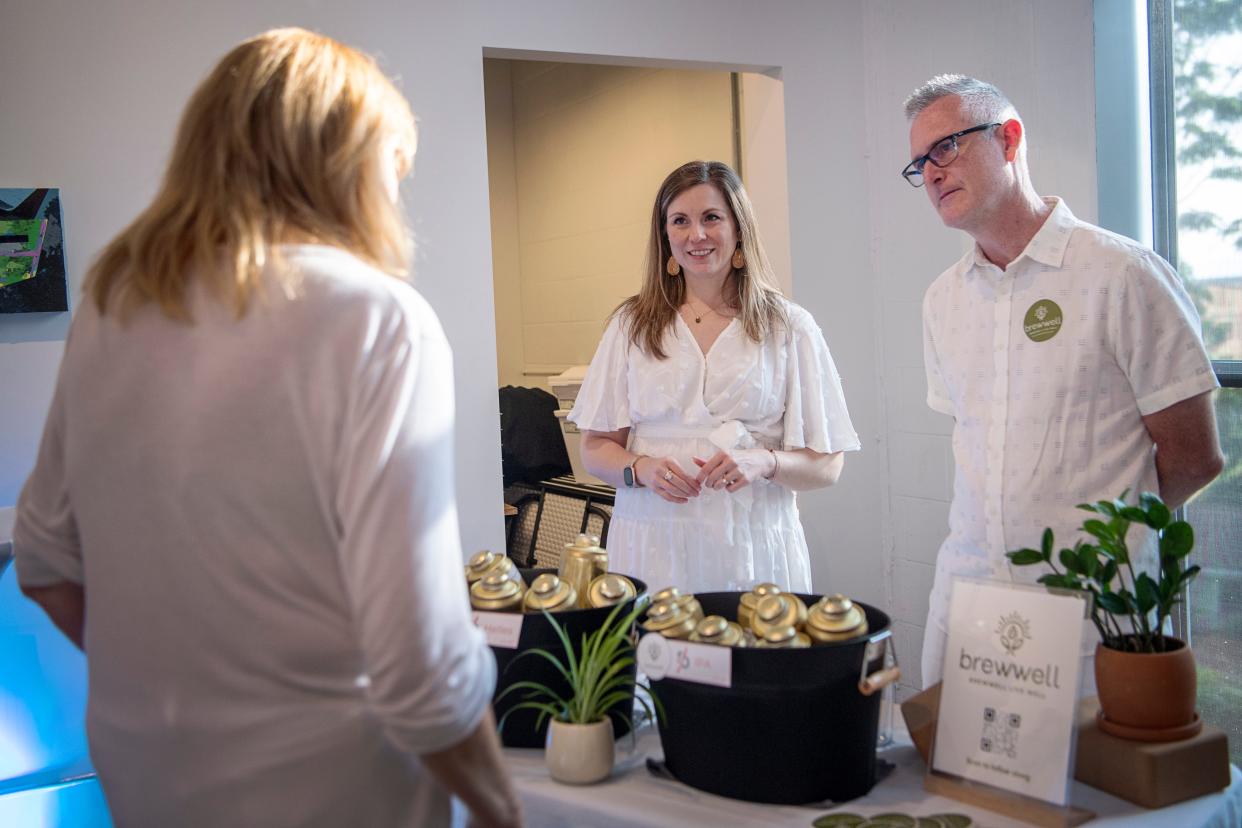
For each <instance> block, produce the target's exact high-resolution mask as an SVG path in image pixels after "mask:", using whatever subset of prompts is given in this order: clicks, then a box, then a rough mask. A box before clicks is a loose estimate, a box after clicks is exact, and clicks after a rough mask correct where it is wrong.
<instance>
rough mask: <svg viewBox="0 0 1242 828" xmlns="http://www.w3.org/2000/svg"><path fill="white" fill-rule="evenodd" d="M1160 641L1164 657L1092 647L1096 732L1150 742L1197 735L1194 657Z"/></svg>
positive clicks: (1176, 642)
mask: <svg viewBox="0 0 1242 828" xmlns="http://www.w3.org/2000/svg"><path fill="white" fill-rule="evenodd" d="M1165 639H1166V641H1168V642H1170V643H1171V644H1173V645H1174V648H1173V649H1172V650H1169V651H1167V652H1163V653H1133V652H1123V651H1121V650H1113V649H1110V648H1108V647H1105V646H1104V645H1103V644H1099V645H1097V646H1096V648H1095V684H1096V689H1097V691H1098V692H1099V695H1100V719H1099V725H1100V729H1101V730H1103V731H1104V732H1106V733H1111V734H1112V735H1114V736H1120V737H1121V738H1123V739H1137V740H1139V741H1150V742H1164V741H1171V740H1174V739H1183V738H1187V737H1189V736H1193V735H1194V734H1195V733H1198V732H1199V729H1200V728H1201V727H1202V723H1201V722H1200V721H1199V717H1198V715H1197V714H1196V713H1195V691H1196V683H1197V680H1196V676H1195V657H1194V652H1193V651H1192V650H1191V649H1190V648H1189V647H1187V646H1186V645H1185V644H1184V643H1183V642H1182V641H1180V640H1178V639H1176V638H1171V637H1169V636H1165Z"/></svg>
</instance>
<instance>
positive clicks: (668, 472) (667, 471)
mask: <svg viewBox="0 0 1242 828" xmlns="http://www.w3.org/2000/svg"><path fill="white" fill-rule="evenodd" d="M664 479H665V480H672V479H673V470H672V469H665V470H664Z"/></svg>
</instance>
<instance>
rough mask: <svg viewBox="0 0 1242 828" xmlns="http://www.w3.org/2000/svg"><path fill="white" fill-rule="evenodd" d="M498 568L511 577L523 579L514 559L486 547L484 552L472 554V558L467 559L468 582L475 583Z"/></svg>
mask: <svg viewBox="0 0 1242 828" xmlns="http://www.w3.org/2000/svg"><path fill="white" fill-rule="evenodd" d="M497 568H499V569H500V570H501V571H502V572H504V573H505V575H506V576H508V577H509V578H512V579H514V580H521V576H520V575H519V574H518V571H517V567H515V566H514V565H513V561H512V560H510V559H509V557H508V556H506V555H500V554H498V553H496V552H489V551H488V550H486V549H485V550H483V551H482V552H476V553H474V554H473V555H471V556H470V560H469V561H467V563H466V583H467V584H473V583H474V582H475V581H481V580H483V576H484V575H486V574H487V573H489V572H491V571H492V570H493V569H497Z"/></svg>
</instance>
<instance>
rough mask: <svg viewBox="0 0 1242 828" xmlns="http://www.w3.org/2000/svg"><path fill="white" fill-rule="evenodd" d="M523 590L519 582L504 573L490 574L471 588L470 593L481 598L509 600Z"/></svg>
mask: <svg viewBox="0 0 1242 828" xmlns="http://www.w3.org/2000/svg"><path fill="white" fill-rule="evenodd" d="M521 589H522V587H521V585H520V584H518V582H517V581H515V580H513V579H512V578H510V577H509V576H508V574H506V573H504V572H498V571H497V572H489V573H487V575H485V576H483V578H482V579H481V580H479V581H476V582H475V584H474V585H473V586H472V587H470V593H471V594H472V595H477V596H478V597H480V598H488V599H495V598H508V597H510V596H512V595H516V594H517V593H518V592H520V591H521Z"/></svg>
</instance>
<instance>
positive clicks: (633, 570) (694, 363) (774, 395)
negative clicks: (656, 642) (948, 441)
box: [569, 302, 859, 592]
mask: <svg viewBox="0 0 1242 828" xmlns="http://www.w3.org/2000/svg"><path fill="white" fill-rule="evenodd" d="M786 311H787V314H788V317H789V324H788V326H787V327H785V328H781V329H778V330H777V331H776V332H775V333H774V334H772V335H771V336H769V337H768V338H767V339H766V340H765V341H764V342H762V343H756V342H754V341H753V340H751V339H750V338H749V337H748V336H746V332H745V331H744V330H743V328H742V326H741V323H740V322H739V321H738V320H736V319H734V320H733V321H732V322H730V323H729V326H728V327H726V328H725V329H724V331H723V332H722V333H721V334H720V336H719V338H717V340H716V341H715V342H714V343H713V344H712V347H711V348H709V349H708V351H707V353H706V354H704V353H703V352H702V350H701V349H700V348H699V345H698V343H697V342H696V341H695V339H694V334H693V333H692V332H691V330H690V329H689V327H688V326H687V325H686V323H685V321H684V320H682V319H681V317H680V316H678V317H677V318H676V320H675V322H674V323H673V327H672V329H671V330H670V332H669V334H668V335H667V336H666V337H665V350H666V352H667V354H668V358H667V359H663V360H661V359H656V358H654V357H653V356H650V355H648V354H646V353H645V352H644V351H643V350H642V349H640V348H638V347H635V346H634V345H632V344H631V343H630V342H629V336H628V334H627V331H626V328H625V323H624V320H622V319H621V318H620V315H618V316H616V317H614V318H613V319H612V320H611V321H610V322H609V324H608V327H607V329H606V330H605V331H604V337H603V339H602V340H601V342H600V344H599V348H598V350H597V351H596V353H595V357H594V358H593V359H592V360H591V366H590V368H589V369H588V371H587V375H586V379H585V380H584V382H583V384H582V388H581V390H580V391H579V393H578V398H577V401H576V403H575V405H574V408H573V411H572V412H571V413H570V414H569V420H571V421H572V422H574V423H576V424H577V425H578V427H579V428H580V429H583V430H589V431H618V430H620V429H625V428H628V429H629V430H630V432H629V449H630V450H631V451H634V452H636V453H639V454H645V455H649V456H652V457H673V458H674V459H675V460H676V461H677V463H678V464H680V465H681V467H682V468H683V469H684V470H685V471H686V472H688V473H689V474H691V475H693V474H697V473H698V466H697V465H696V464H695V463H694V459H693V458H694V457H698V458H700V459H703V460H706V459H707V458H709V457H711V456H712V455H713V454H715V453H716V452H717V451H718V450H720V449H725V450H728V449H734V448H754V447H763V448H773V449H786V450H792V449H800V448H810V449H813V450H815V451H818V452H824V453H832V452H838V451H853V450H856V449H858V448H859V442H858V435H857V434H856V433H855V432H854V427H853V425H852V424H851V423H850V417H849V412H848V411H847V410H846V406H845V396H844V394H843V393H842V390H841V379H840V377H839V376H838V374H837V369H836V366H835V365H834V364H833V361H832V356H831V354H829V352H828V345H827V343H826V342H825V341H824V336H823V334H822V333H821V332H820V329H819V326H818V325H817V324H816V323H815V320H814V319H813V318H812V317H811V315H810V313H808V312H807V311H806V310H804V309H803V308H801V307H799V306H797V305H795V304H793V303H792V302H787V303H786ZM608 557H609V568H610V569H613V570H614V571H617V572H623V573H627V574H631V575H634V576H636V577H638V578H641V579H642V580H644V581H646V582H647V584H648V586H649V587H650V588H652V589H653V590H655V589H661V588H663V587H665V586H674V585H675V586H677V587H680V588H681V589H683V590H689V591H693V592H709V591H729V590H747V589H750V588H751V587H752V586H754V585H755V584H756V583H759V582H762V581H772V582H774V583H776V584H778V585H779V586H781V587H782V588H784V589H787V590H794V591H801V592H809V591H810V589H811V565H810V554H809V552H808V550H807V544H806V536H805V535H804V534H803V531H802V524H801V522H800V521H799V518H798V506H797V502H796V498H795V495H794V492H793V491H791V490H790V489H787V488H785V487H784V486H781V485H779V484H777V483H772V482H769V481H767V480H763V479H759V480H755V481H753V482H752V483H751V485H749V486H744V487H743V488H742V489H740V490H739V491H737V492H732V493H730V492H727V491H724V490H723V489H720V490H717V489H707V488H704V489H703V490H702V493H701V494H700V495H699V496H698V497H693V498H690V500H689V502H687V503H670V502H668V501H666V500H664V499H662V498H661V497H660V496H659V495H658V494H656V493H655V492H653V491H651V490H650V489H647V488H639V489H625V488H622V489H618V490H617V499H616V507H615V509H614V511H613V516H612V522H611V524H610V526H609V529H608Z"/></svg>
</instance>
